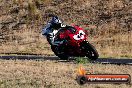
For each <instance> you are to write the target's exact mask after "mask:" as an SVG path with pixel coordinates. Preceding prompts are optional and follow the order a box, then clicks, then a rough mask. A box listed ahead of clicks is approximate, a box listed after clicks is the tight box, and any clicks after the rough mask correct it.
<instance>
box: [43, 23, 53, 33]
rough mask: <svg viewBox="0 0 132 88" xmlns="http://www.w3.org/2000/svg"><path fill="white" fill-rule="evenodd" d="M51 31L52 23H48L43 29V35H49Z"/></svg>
mask: <svg viewBox="0 0 132 88" xmlns="http://www.w3.org/2000/svg"><path fill="white" fill-rule="evenodd" d="M50 31H51V23H48V24H47V25H46V26H45V27H44V28H43V29H42V35H47V34H48V33H49V32H50Z"/></svg>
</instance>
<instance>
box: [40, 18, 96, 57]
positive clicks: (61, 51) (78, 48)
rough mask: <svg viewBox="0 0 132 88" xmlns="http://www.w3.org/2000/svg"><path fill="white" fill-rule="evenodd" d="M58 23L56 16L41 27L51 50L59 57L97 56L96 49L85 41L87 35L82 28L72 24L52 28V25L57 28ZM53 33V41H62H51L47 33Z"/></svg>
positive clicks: (59, 22)
mask: <svg viewBox="0 0 132 88" xmlns="http://www.w3.org/2000/svg"><path fill="white" fill-rule="evenodd" d="M58 24H61V25H62V23H61V21H60V20H59V19H58V17H57V16H56V17H55V16H54V17H52V20H51V21H50V22H49V23H48V25H47V26H46V27H45V28H44V29H43V33H42V34H43V35H45V36H46V38H47V41H48V42H49V44H50V45H51V49H52V51H53V52H54V53H55V55H56V56H58V57H59V58H60V59H65V60H67V59H68V57H71V56H75V57H85V56H86V57H88V58H89V59H91V60H96V59H98V57H99V54H98V52H97V50H96V49H95V48H94V46H93V45H91V44H90V43H89V42H88V41H87V35H86V33H85V32H84V29H83V28H81V27H79V26H77V25H74V26H65V27H61V28H59V30H57V32H55V31H56V30H52V27H55V28H57V27H58ZM51 33H53V34H52V35H53V37H52V38H54V39H53V40H54V41H63V43H59V44H58V45H54V44H52V43H51V37H50V36H48V35H49V34H51Z"/></svg>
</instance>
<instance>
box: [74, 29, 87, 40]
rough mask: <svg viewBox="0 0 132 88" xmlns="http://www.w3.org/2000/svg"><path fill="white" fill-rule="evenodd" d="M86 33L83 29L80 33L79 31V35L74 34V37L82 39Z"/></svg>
mask: <svg viewBox="0 0 132 88" xmlns="http://www.w3.org/2000/svg"><path fill="white" fill-rule="evenodd" d="M84 35H85V33H84V32H83V31H82V30H80V31H79V33H78V34H77V35H74V36H73V38H74V39H75V40H81V39H84Z"/></svg>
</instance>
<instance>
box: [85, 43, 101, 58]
mask: <svg viewBox="0 0 132 88" xmlns="http://www.w3.org/2000/svg"><path fill="white" fill-rule="evenodd" d="M83 47H84V49H85V52H86V56H87V57H88V58H89V59H90V60H96V59H98V57H99V54H98V52H97V50H96V49H95V48H94V46H93V45H91V44H90V43H89V42H85V43H84V44H83Z"/></svg>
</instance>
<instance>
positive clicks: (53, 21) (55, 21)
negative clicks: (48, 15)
mask: <svg viewBox="0 0 132 88" xmlns="http://www.w3.org/2000/svg"><path fill="white" fill-rule="evenodd" d="M50 23H51V24H52V25H53V28H60V27H61V24H62V21H61V20H60V19H59V18H58V17H57V16H54V17H52V19H51V21H50Z"/></svg>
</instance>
